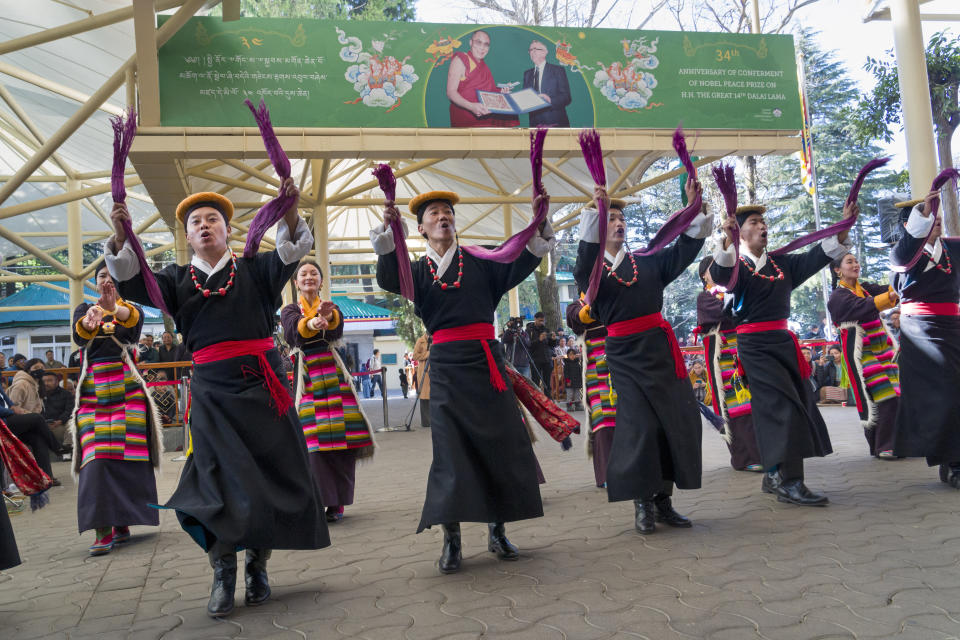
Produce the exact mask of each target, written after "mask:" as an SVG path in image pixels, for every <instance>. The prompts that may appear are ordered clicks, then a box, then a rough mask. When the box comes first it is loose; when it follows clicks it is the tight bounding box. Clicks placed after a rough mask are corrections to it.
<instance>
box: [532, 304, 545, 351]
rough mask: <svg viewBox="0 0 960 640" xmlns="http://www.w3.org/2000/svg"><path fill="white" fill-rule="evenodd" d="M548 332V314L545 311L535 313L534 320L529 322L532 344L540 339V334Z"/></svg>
mask: <svg viewBox="0 0 960 640" xmlns="http://www.w3.org/2000/svg"><path fill="white" fill-rule="evenodd" d="M546 332H547V324H546V316H545V315H544V314H543V311H537V312H536V313H535V314H533V322H528V323H527V336H529V338H530V344H536V343H537V341H539V340H540V334H542V333H546Z"/></svg>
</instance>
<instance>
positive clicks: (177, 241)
mask: <svg viewBox="0 0 960 640" xmlns="http://www.w3.org/2000/svg"><path fill="white" fill-rule="evenodd" d="M173 248H174V252H175V253H176V254H177V255H176V258H175V260H176V261H177V264H179V265H181V266H182V265H185V264H188V263H189V262H190V247H189V246H188V245H187V230H186V229H184V227H183V224H182V223H181V222H180V221H179V220H177V221H176V224H175V225H174V228H173Z"/></svg>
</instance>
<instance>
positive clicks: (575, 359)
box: [563, 349, 583, 411]
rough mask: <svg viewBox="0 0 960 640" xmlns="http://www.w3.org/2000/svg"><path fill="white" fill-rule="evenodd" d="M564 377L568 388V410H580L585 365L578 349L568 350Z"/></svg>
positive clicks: (565, 385)
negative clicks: (581, 360) (581, 361)
mask: <svg viewBox="0 0 960 640" xmlns="http://www.w3.org/2000/svg"><path fill="white" fill-rule="evenodd" d="M563 378H564V387H566V389H567V411H578V410H580V408H581V407H580V400H581V391H582V390H583V365H582V364H581V363H580V354H579V353H577V350H576V349H568V350H567V357H566V359H565V360H564V361H563Z"/></svg>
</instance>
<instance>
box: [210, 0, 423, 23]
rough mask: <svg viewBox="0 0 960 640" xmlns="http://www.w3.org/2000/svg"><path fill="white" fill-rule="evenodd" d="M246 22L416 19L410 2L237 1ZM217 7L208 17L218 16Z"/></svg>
mask: <svg viewBox="0 0 960 640" xmlns="http://www.w3.org/2000/svg"><path fill="white" fill-rule="evenodd" d="M240 13H241V15H243V16H244V17H247V18H312V19H317V20H329V19H341V20H399V21H403V22H409V21H411V20H413V19H414V18H415V17H416V12H415V9H414V3H413V0H271V1H270V2H264V1H263V0H241V2H240ZM221 14H222V8H221V7H220V6H217V7H216V8H215V9H214V10H213V11H211V15H221Z"/></svg>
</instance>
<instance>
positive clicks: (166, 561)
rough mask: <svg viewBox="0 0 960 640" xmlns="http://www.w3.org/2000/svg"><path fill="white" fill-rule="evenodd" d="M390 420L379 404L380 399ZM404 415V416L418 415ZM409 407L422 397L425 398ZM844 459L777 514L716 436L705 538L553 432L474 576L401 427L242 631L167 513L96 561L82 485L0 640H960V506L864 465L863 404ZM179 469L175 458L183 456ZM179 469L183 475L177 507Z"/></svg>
mask: <svg viewBox="0 0 960 640" xmlns="http://www.w3.org/2000/svg"><path fill="white" fill-rule="evenodd" d="M371 404H372V405H373V406H371V408H375V405H376V404H377V402H376V401H374V402H373V403H371ZM402 404H403V402H402V401H394V402H392V403H391V423H394V424H396V423H399V421H400V419H401V417H402V416H405V411H404V410H403V408H402V407H401V406H400V405H402ZM406 406H409V402H408V403H407V405H406ZM824 414H825V417H826V419H827V423H828V424H829V425H830V428H831V432H832V436H833V440H834V447H835V449H836V450H837V453H835V454H834V455H832V456H830V457H829V458H825V459H820V460H815V461H812V462H809V463H808V466H807V469H808V474H807V476H808V483H809V484H810V486H811V487H813V488H815V489H822V490H825V491H826V492H827V493H828V494H829V496H830V500H831V505H830V506H829V507H828V508H821V509H816V508H807V509H804V508H798V507H793V506H789V505H784V504H779V503H777V502H775V501H774V500H773V499H772V498H771V497H770V496H767V495H764V494H761V493H760V491H759V485H760V478H759V476H758V475H756V474H750V473H742V472H735V471H733V470H731V469H730V468H729V466H727V463H728V458H727V454H726V450H725V447H724V445H723V443H722V441H721V440H720V439H719V438H718V436H717V435H716V433H714V432H712V431H705V433H704V443H705V446H704V479H703V480H704V488H703V489H701V490H699V491H687V492H678V495H677V497H676V500H675V501H676V504H677V506H678V508H679V509H680V511H681V512H684V513H686V514H689V515H690V516H691V517H692V518H693V519H694V521H695V526H694V527H693V529H691V530H665V529H663V528H660V529H658V530H657V532H656V533H654V534H653V535H650V536H645V537H644V536H640V535H638V534H637V533H636V532H635V531H634V530H633V523H632V516H633V513H632V505H631V504H630V503H614V504H610V503H608V502H607V501H606V496H605V495H604V492H603V491H602V490H601V489H597V488H596V487H594V486H593V485H594V483H593V478H592V469H591V465H590V463H589V461H588V460H587V459H586V457H585V455H584V452H583V438H578V439H577V441H576V443H575V447H574V449H573V450H571V451H568V452H561V451H560V447H559V446H558V445H557V444H556V443H554V442H553V441H552V440H549V439H548V438H547V437H546V436H544V437H542V438H541V439H540V441H539V442H538V443H537V445H536V452H537V455H538V456H539V458H540V461H541V463H542V465H543V469H544V472H545V474H546V476H547V480H548V483H547V484H546V485H544V486H543V487H542V493H543V498H544V510H545V512H546V516H545V517H544V518H541V519H538V520H532V521H527V522H521V523H515V524H513V525H510V526H508V533H509V535H510V538H511V540H513V541H514V542H515V543H516V544H518V545H519V546H520V548H521V550H522V553H523V555H522V557H521V559H520V560H519V561H518V562H514V563H505V562H498V561H497V560H496V559H495V558H494V557H493V556H492V555H491V554H489V553H488V552H487V551H486V546H485V529H486V528H485V527H484V526H482V525H478V524H470V525H465V526H464V544H465V549H464V553H465V557H464V564H463V570H462V572H461V573H459V574H457V575H453V576H441V575H439V574H438V572H437V569H436V560H437V556H438V555H439V551H440V532H439V531H428V532H425V533H423V534H421V535H414V533H413V532H414V530H415V528H416V524H417V521H418V518H419V511H420V506H421V500H422V498H423V493H424V488H425V478H426V473H427V469H428V465H429V462H430V439H429V438H430V435H429V432H428V431H426V430H421V429H415V430H414V431H413V432H411V433H385V434H380V435H379V439H378V444H379V447H380V449H379V453H378V454H377V457H376V459H375V461H374V462H373V464H371V465H368V466H363V467H361V468H360V469H359V471H358V479H357V503H356V505H354V506H352V507H349V508H348V509H347V516H346V518H345V519H344V520H343V521H342V522H341V523H339V524H336V525H334V526H333V527H331V537H332V539H333V546H332V547H331V548H329V549H324V550H321V551H317V552H290V551H280V552H276V553H275V554H274V557H273V560H271V563H270V578H271V582H272V584H273V598H272V600H271V601H270V602H269V603H267V604H266V605H264V606H261V607H259V608H256V609H253V608H250V609H248V608H245V607H244V606H242V598H243V589H242V587H241V588H240V589H238V607H237V609H236V611H235V613H234V615H233V616H232V617H230V618H228V619H227V620H225V621H214V620H210V619H209V618H207V617H206V615H205V614H204V606H205V603H206V599H207V596H208V589H209V586H210V580H211V576H210V569H209V567H208V566H207V563H206V559H205V557H204V555H203V554H202V553H201V551H200V550H199V549H198V548H197V547H196V546H195V545H194V544H193V543H192V542H191V541H190V540H189V539H188V537H187V536H186V534H184V533H182V532H181V531H180V529H179V528H178V526H177V523H176V519H175V517H174V516H173V515H172V514H170V513H166V512H165V513H164V514H163V516H162V520H161V526H160V528H159V530H157V529H154V528H149V527H138V528H135V529H134V538H133V541H132V542H131V543H130V544H128V545H126V546H124V547H122V548H120V549H118V550H116V551H114V552H113V553H112V554H110V555H108V556H104V557H100V558H91V557H89V556H88V555H87V546H88V545H89V544H90V543H91V535H90V534H86V535H84V536H82V537H80V536H78V535H77V534H76V532H75V526H76V525H75V522H76V519H75V518H76V516H75V513H74V509H75V506H74V504H75V502H74V501H75V496H76V488H75V487H74V486H73V484H72V482H71V480H70V478H69V473H68V470H67V467H66V464H59V465H58V466H57V468H56V470H55V473H57V474H59V476H60V478H61V479H63V480H64V486H63V487H62V488H58V489H55V490H53V492H52V504H51V505H50V506H49V507H48V508H46V509H44V510H43V511H40V512H38V513H34V514H30V513H23V514H19V515H15V516H14V517H13V524H14V528H15V530H16V533H17V539H18V542H19V545H20V550H21V553H22V555H23V556H24V559H25V562H24V564H23V565H22V566H20V567H18V568H16V569H13V570H11V571H9V572H6V573H4V574H2V575H0V637H2V638H86V637H97V638H103V639H106V638H122V637H130V638H164V639H169V640H174V639H179V638H290V639H296V638H324V639H335V638H341V637H348V638H366V639H369V640H374V639H380V638H383V639H392V638H402V639H409V640H430V639H433V638H445V639H449V640H454V639H456V640H460V639H466V638H477V637H480V636H491V637H496V638H516V639H526V638H538V639H539V638H545V639H546V638H551V639H552V638H571V639H577V640H591V639H594V638H596V639H599V638H649V639H651V640H659V639H661V638H716V639H717V640H721V639H736V640H741V639H745V638H756V637H760V638H768V639H771V640H792V639H795V638H880V637H888V636H894V635H896V636H898V637H901V638H917V639H921V638H922V639H931V638H933V639H940V638H950V637H954V638H955V637H958V636H960V571H958V566H957V565H958V556H960V550H958V549H960V547H958V544H957V543H958V541H960V509H958V504H960V495H958V494H957V492H956V491H954V490H952V489H949V488H948V487H947V486H946V485H944V484H941V483H940V482H939V481H938V479H937V477H936V473H935V470H932V469H928V468H927V467H926V465H925V464H924V463H923V461H921V460H904V461H894V462H884V461H880V460H874V459H871V458H869V457H868V456H867V454H866V443H865V442H864V440H863V437H862V433H861V432H860V429H859V426H858V422H857V417H856V413H855V411H854V410H853V409H841V408H825V409H824ZM171 457H173V456H172V455H169V454H168V455H167V458H168V459H169V458H171ZM179 469H180V465H179V463H167V464H166V466H165V469H164V472H163V477H162V479H161V482H160V495H161V496H162V497H163V496H168V495H169V494H170V492H171V491H172V489H173V487H174V485H175V482H176V478H177V473H178V472H179Z"/></svg>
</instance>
